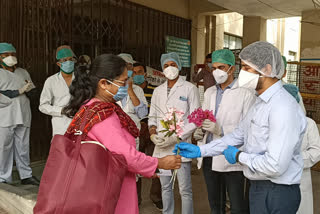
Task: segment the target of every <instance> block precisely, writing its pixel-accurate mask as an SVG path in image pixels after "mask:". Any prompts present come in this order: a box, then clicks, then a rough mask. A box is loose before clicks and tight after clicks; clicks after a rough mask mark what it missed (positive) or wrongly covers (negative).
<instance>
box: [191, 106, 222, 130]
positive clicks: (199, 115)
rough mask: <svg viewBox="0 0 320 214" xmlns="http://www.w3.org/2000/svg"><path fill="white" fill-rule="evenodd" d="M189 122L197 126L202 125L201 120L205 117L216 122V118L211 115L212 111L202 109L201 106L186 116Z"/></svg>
mask: <svg viewBox="0 0 320 214" xmlns="http://www.w3.org/2000/svg"><path fill="white" fill-rule="evenodd" d="M188 119H189V122H190V123H194V124H195V125H196V126H197V127H199V126H201V125H202V122H203V121H204V120H205V119H209V120H211V121H212V122H216V118H215V117H214V115H213V112H212V111H209V110H205V111H203V110H202V109H201V108H198V109H196V110H195V111H194V112H192V113H191V114H190V115H189V116H188Z"/></svg>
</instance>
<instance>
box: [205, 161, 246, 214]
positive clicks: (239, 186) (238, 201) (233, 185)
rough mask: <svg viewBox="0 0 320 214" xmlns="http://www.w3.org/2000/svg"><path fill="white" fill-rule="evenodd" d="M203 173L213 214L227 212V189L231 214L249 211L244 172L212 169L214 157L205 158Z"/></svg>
mask: <svg viewBox="0 0 320 214" xmlns="http://www.w3.org/2000/svg"><path fill="white" fill-rule="evenodd" d="M203 174H204V178H205V181H206V184H207V190H208V199H209V204H210V208H211V214H225V213H226V212H225V209H226V191H228V195H229V198H230V204H231V214H246V213H249V205H248V203H249V202H248V197H246V185H245V183H246V179H245V177H244V176H243V173H242V172H216V171H212V158H211V157H209V158H204V159H203Z"/></svg>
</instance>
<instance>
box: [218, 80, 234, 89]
mask: <svg viewBox="0 0 320 214" xmlns="http://www.w3.org/2000/svg"><path fill="white" fill-rule="evenodd" d="M236 80H237V79H234V80H233V81H232V83H230V84H229V85H228V86H227V87H226V88H225V89H224V90H226V89H229V88H232V87H233V85H234V84H235V83H236ZM216 86H217V89H218V90H222V89H221V87H220V84H217V85H216ZM224 90H222V91H224Z"/></svg>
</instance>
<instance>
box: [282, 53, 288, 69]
mask: <svg viewBox="0 0 320 214" xmlns="http://www.w3.org/2000/svg"><path fill="white" fill-rule="evenodd" d="M282 59H283V63H284V70H286V68H287V58H286V57H285V56H282Z"/></svg>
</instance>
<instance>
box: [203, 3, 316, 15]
mask: <svg viewBox="0 0 320 214" xmlns="http://www.w3.org/2000/svg"><path fill="white" fill-rule="evenodd" d="M208 1H209V2H212V3H214V4H216V5H219V6H221V7H224V8H226V9H228V10H231V11H234V12H238V13H240V14H242V15H245V16H261V17H263V18H266V19H275V18H285V17H292V16H301V12H302V11H304V10H311V9H314V8H315V6H314V3H313V1H312V0H208ZM314 1H318V0H314Z"/></svg>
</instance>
